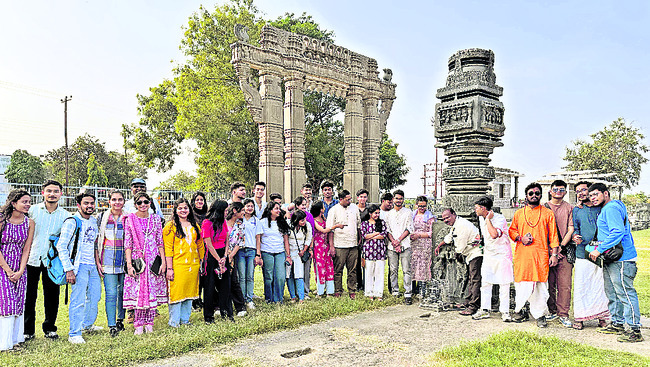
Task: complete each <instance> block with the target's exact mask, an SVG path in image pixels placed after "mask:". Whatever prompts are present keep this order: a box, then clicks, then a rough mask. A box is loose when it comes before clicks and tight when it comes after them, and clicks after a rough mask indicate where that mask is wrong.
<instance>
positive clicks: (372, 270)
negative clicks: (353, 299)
mask: <svg viewBox="0 0 650 367" xmlns="http://www.w3.org/2000/svg"><path fill="white" fill-rule="evenodd" d="M380 212H381V210H380V209H379V206H378V205H377V204H371V205H370V206H369V207H368V214H370V218H368V220H365V221H363V222H361V235H362V236H363V238H364V240H365V241H364V242H363V254H362V255H363V259H365V262H366V273H365V274H364V276H365V279H366V283H365V286H364V293H365V295H366V297H368V298H370V299H372V300H374V299H376V300H380V301H381V300H382V299H383V297H384V269H385V268H386V252H387V251H386V241H385V240H384V239H385V238H386V236H387V228H386V222H385V221H383V220H381V219H380V218H379V213H380Z"/></svg>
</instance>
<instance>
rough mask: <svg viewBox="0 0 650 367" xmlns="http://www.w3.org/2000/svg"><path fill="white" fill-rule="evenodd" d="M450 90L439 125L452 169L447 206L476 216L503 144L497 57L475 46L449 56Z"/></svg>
mask: <svg viewBox="0 0 650 367" xmlns="http://www.w3.org/2000/svg"><path fill="white" fill-rule="evenodd" d="M448 65H449V75H448V76H447V83H446V85H445V87H443V88H440V89H438V92H437V93H436V97H437V98H439V99H440V103H438V104H436V114H435V117H434V118H433V125H434V126H435V137H436V139H437V143H436V147H437V148H443V149H444V151H445V156H446V157H447V158H446V163H447V168H445V169H444V170H443V172H442V179H443V180H444V181H445V184H446V192H447V193H446V195H445V197H444V198H443V206H445V207H451V208H454V210H455V211H456V212H457V213H458V214H459V215H461V216H463V217H468V216H470V215H471V214H472V213H473V212H474V201H476V200H477V199H478V198H479V197H481V196H484V195H485V194H486V193H487V190H488V183H489V182H490V181H492V180H493V179H494V177H495V172H494V168H492V167H490V166H489V163H490V157H489V156H490V154H492V152H493V151H494V148H495V147H500V146H503V143H501V137H502V136H503V133H504V131H505V126H504V124H503V111H504V108H503V104H502V103H501V102H499V97H500V96H502V95H503V88H501V87H500V86H498V85H496V75H495V74H494V53H493V52H492V51H490V50H483V49H478V48H471V49H467V50H461V51H458V52H456V53H455V54H454V55H452V56H451V57H450V58H449V63H448Z"/></svg>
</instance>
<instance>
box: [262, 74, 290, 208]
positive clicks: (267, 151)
mask: <svg viewBox="0 0 650 367" xmlns="http://www.w3.org/2000/svg"><path fill="white" fill-rule="evenodd" d="M280 82H281V78H280V76H278V75H275V74H262V75H260V95H261V100H262V120H261V121H260V124H259V129H260V130H259V131H260V141H259V148H260V175H259V177H260V181H264V182H266V195H267V198H268V195H269V194H272V193H274V192H277V193H282V192H283V187H284V175H283V173H282V171H283V168H284V162H283V161H284V157H283V154H282V151H283V138H282V125H283V122H282V120H283V119H282V89H281V87H280Z"/></svg>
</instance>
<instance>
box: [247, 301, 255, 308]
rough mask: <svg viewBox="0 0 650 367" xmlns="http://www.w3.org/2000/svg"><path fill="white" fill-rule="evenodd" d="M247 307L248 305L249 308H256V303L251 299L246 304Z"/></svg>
mask: <svg viewBox="0 0 650 367" xmlns="http://www.w3.org/2000/svg"><path fill="white" fill-rule="evenodd" d="M246 307H248V309H249V310H254V309H255V304H254V303H253V302H252V301H251V302H248V303H247V304H246Z"/></svg>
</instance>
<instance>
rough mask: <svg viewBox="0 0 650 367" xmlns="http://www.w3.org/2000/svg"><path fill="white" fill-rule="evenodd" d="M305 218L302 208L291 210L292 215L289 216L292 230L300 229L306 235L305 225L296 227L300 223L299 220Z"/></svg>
mask: <svg viewBox="0 0 650 367" xmlns="http://www.w3.org/2000/svg"><path fill="white" fill-rule="evenodd" d="M301 197H302V196H301ZM305 218H307V214H305V212H303V211H302V210H300V209H298V210H296V211H295V212H293V215H292V216H291V229H293V230H294V231H295V230H296V229H300V230H301V231H302V233H304V234H305V235H307V226H306V225H304V226H302V227H300V228H298V226H299V224H300V221H301V220H303V219H305Z"/></svg>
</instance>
